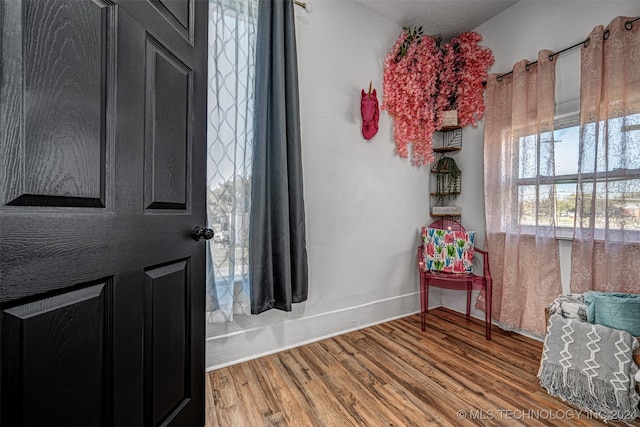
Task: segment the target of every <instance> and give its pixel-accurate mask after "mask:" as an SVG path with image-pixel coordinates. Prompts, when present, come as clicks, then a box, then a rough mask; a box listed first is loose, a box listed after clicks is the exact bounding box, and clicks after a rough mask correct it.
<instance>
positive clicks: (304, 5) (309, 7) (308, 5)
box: [293, 0, 313, 13]
mask: <svg viewBox="0 0 640 427" xmlns="http://www.w3.org/2000/svg"><path fill="white" fill-rule="evenodd" d="M293 3H294V4H296V5H298V6H300V7H301V8H303V9H304V10H305V12H307V13H311V11H312V10H313V5H312V4H311V3H309V2H306V3H304V2H301V1H298V0H293Z"/></svg>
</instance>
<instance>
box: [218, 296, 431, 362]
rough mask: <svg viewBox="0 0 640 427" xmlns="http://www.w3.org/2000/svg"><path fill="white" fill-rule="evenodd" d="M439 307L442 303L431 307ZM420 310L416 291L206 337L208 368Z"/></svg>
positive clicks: (241, 360)
mask: <svg viewBox="0 0 640 427" xmlns="http://www.w3.org/2000/svg"><path fill="white" fill-rule="evenodd" d="M436 307H440V304H437V305H434V306H433V307H431V306H430V307H429V309H431V308H436ZM419 311H420V294H419V292H413V293H410V294H406V295H401V296H397V297H391V298H386V299H383V300H378V301H372V302H369V303H366V304H361V305H357V306H353V307H348V308H344V309H340V310H335V311H330V312H325V313H320V314H315V315H310V316H304V317H301V318H298V319H293V320H285V321H282V322H279V323H275V324H268V325H259V326H254V327H251V328H247V329H245V330H240V331H234V332H232V333H229V334H224V335H219V336H215V337H211V338H207V341H206V367H207V368H206V370H207V372H209V371H213V370H216V369H220V368H224V367H226V366H229V365H234V364H236V363H240V362H244V361H247V360H251V359H256V358H258V357H262V356H266V355H269V354H273V353H277V352H279V351H283V350H288V349H291V348H294V347H298V346H301V345H305V344H309V343H312V342H315V341H319V340H322V339H325V338H330V337H333V336H336V335H340V334H344V333H347V332H350V331H354V330H358V329H362V328H366V327H368V326H372V325H375V324H378V323H383V322H388V321H390V320H394V319H397V318H400V317H405V316H409V315H411V314H415V313H418V312H419Z"/></svg>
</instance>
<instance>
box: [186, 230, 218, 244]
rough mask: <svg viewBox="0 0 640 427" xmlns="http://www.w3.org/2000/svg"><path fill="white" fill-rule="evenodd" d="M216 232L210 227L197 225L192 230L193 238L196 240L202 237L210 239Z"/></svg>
mask: <svg viewBox="0 0 640 427" xmlns="http://www.w3.org/2000/svg"><path fill="white" fill-rule="evenodd" d="M215 234H216V233H215V231H213V230H212V229H210V228H203V227H195V228H194V229H193V230H191V237H193V240H195V241H196V242H197V241H198V240H200V239H204V240H209V239H211V238H212V237H213V236H214V235H215Z"/></svg>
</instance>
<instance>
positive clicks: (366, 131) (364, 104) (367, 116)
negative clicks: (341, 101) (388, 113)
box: [360, 82, 380, 139]
mask: <svg viewBox="0 0 640 427" xmlns="http://www.w3.org/2000/svg"><path fill="white" fill-rule="evenodd" d="M360 111H361V113H362V136H364V138H365V139H371V138H373V137H374V135H375V134H376V133H378V120H379V119H380V110H379V108H378V98H377V96H376V90H375V89H373V92H371V82H370V83H369V93H366V92H365V91H364V89H362V92H361V93H360Z"/></svg>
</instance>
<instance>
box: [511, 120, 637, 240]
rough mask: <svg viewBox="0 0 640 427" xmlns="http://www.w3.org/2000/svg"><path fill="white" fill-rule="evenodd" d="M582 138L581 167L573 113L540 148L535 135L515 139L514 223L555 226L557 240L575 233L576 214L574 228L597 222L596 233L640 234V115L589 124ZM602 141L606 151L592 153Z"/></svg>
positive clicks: (543, 136)
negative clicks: (515, 200) (634, 232)
mask: <svg viewBox="0 0 640 427" xmlns="http://www.w3.org/2000/svg"><path fill="white" fill-rule="evenodd" d="M582 133H583V139H584V152H585V154H583V156H582V164H580V150H579V147H580V145H579V144H580V126H579V123H578V117H577V114H574V115H572V116H571V117H568V118H566V117H565V118H564V119H563V120H556V129H555V131H554V132H553V133H551V132H546V133H542V134H541V135H540V139H539V141H540V142H539V144H538V141H537V138H536V135H530V136H526V137H522V138H520V139H519V141H518V149H519V152H518V180H517V188H516V192H517V200H518V204H517V209H518V212H517V214H516V215H515V216H514V218H517V221H518V223H519V224H520V225H524V226H545V225H551V221H554V223H555V225H556V227H557V230H558V232H559V234H560V235H562V234H563V233H562V231H563V230H562V229H563V228H564V229H565V233H566V232H568V231H569V230H570V229H572V228H573V226H574V221H575V219H576V213H578V224H577V226H579V224H580V220H582V222H583V224H584V226H587V225H588V224H589V223H590V222H591V221H595V222H594V224H595V227H596V228H598V229H609V230H636V231H640V114H633V115H628V116H623V117H618V118H613V119H609V120H607V121H601V122H593V123H589V124H587V125H586V126H585V127H584V128H583V129H582ZM605 136H606V138H607V140H608V143H607V149H606V150H599V151H597V150H595V148H594V150H592V151H591V152H590V150H589V149H590V148H593V147H595V142H594V141H595V140H596V137H597V139H599V140H600V141H602V140H604V138H605ZM592 145H593V147H592ZM579 182H580V185H579V184H578V183H579ZM594 186H595V188H594ZM576 193H578V197H576ZM594 197H595V201H594ZM552 202H553V203H552ZM576 202H577V206H576ZM592 212H593V215H592ZM592 216H593V218H592Z"/></svg>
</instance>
